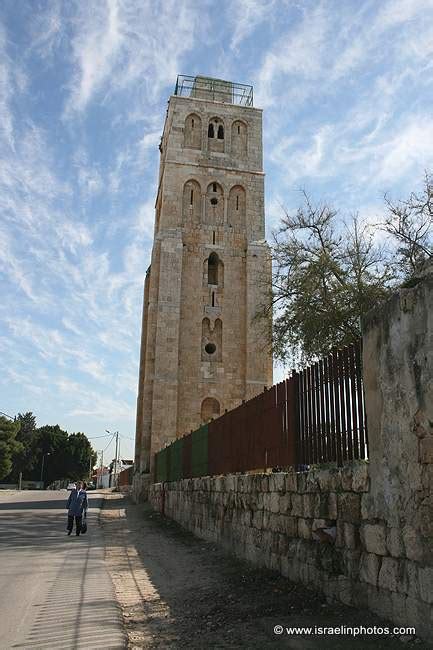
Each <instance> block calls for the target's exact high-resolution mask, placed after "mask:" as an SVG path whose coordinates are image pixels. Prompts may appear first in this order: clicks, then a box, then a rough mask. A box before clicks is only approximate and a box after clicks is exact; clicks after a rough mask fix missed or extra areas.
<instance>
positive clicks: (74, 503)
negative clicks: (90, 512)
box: [66, 481, 88, 537]
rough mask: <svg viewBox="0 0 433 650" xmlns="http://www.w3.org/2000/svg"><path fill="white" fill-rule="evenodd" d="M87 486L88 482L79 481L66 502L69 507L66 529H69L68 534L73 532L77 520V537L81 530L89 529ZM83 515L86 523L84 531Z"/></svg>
mask: <svg viewBox="0 0 433 650" xmlns="http://www.w3.org/2000/svg"><path fill="white" fill-rule="evenodd" d="M86 487H87V485H86V483H84V482H81V481H77V482H76V484H75V490H72V492H71V494H70V495H69V499H68V501H67V503H66V507H67V509H68V526H67V528H66V530H67V531H68V535H70V534H71V533H72V529H73V527H74V520H75V534H76V535H77V537H78V536H79V535H80V533H81V532H86V531H87V522H86V514H87V508H88V500H87V493H86ZM83 516H84V523H85V530H84V531H83V530H82V528H83Z"/></svg>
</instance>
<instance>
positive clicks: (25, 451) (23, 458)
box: [10, 411, 36, 482]
mask: <svg viewBox="0 0 433 650" xmlns="http://www.w3.org/2000/svg"><path fill="white" fill-rule="evenodd" d="M15 419H16V421H17V422H18V423H19V425H20V428H19V431H18V434H17V437H16V439H17V441H18V442H20V443H21V447H20V448H19V449H18V450H17V451H16V452H15V453H14V455H13V458H12V472H11V473H10V480H11V482H17V481H18V477H19V474H20V472H21V473H22V475H23V477H24V478H26V476H27V475H29V473H30V472H31V470H32V469H33V464H34V460H35V459H34V453H33V451H34V450H33V445H34V439H35V435H36V418H35V416H34V415H33V413H31V412H30V411H29V412H28V413H18V415H17V417H16V418H15Z"/></svg>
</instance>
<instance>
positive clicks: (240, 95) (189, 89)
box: [174, 74, 253, 106]
mask: <svg viewBox="0 0 433 650" xmlns="http://www.w3.org/2000/svg"><path fill="white" fill-rule="evenodd" d="M174 94H175V95H181V96H183V97H194V98H195V99H207V100H209V101H217V102H224V103H227V104H237V105H238V106H252V105H253V87H252V86H250V85H247V84H240V83H236V82H233V81H224V80H223V79H213V78H212V77H204V76H200V75H197V76H195V77H191V76H189V75H184V74H182V75H178V77H177V81H176V86H175V89H174Z"/></svg>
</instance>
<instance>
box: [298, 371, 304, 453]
mask: <svg viewBox="0 0 433 650" xmlns="http://www.w3.org/2000/svg"><path fill="white" fill-rule="evenodd" d="M304 383H305V379H304V372H303V371H301V372H300V373H299V374H298V386H299V389H298V390H299V432H298V438H299V448H300V453H299V455H298V464H299V465H306V460H305V457H306V440H305V400H304Z"/></svg>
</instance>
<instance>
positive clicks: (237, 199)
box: [236, 194, 239, 210]
mask: <svg viewBox="0 0 433 650" xmlns="http://www.w3.org/2000/svg"><path fill="white" fill-rule="evenodd" d="M236 210H239V194H237V195H236Z"/></svg>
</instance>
